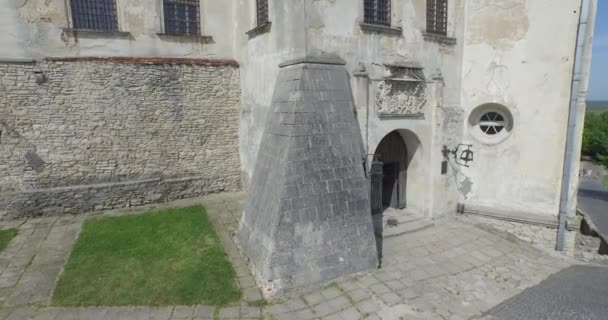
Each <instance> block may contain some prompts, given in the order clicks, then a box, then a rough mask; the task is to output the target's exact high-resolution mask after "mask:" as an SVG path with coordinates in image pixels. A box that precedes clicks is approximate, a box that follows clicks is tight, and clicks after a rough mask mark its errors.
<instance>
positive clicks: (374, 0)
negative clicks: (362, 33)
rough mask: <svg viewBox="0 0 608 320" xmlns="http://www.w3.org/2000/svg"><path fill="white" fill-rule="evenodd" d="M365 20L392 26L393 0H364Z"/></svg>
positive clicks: (370, 22)
mask: <svg viewBox="0 0 608 320" xmlns="http://www.w3.org/2000/svg"><path fill="white" fill-rule="evenodd" d="M363 6H364V14H365V17H364V22H365V23H369V24H375V25H380V26H385V27H390V26H391V0H364V2H363Z"/></svg>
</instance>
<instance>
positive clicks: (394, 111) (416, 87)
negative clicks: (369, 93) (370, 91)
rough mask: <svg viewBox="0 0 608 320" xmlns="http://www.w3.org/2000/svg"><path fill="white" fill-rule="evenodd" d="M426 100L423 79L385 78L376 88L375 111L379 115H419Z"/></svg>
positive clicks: (426, 95)
mask: <svg viewBox="0 0 608 320" xmlns="http://www.w3.org/2000/svg"><path fill="white" fill-rule="evenodd" d="M427 100H428V94H427V90H426V83H425V82H424V81H416V80H409V79H408V80H402V79H394V78H393V79H385V80H383V81H380V82H379V83H378V86H377V88H376V111H377V112H378V114H380V115H420V114H422V113H423V110H424V105H425V104H426V102H427Z"/></svg>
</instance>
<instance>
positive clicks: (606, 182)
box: [604, 176, 608, 190]
mask: <svg viewBox="0 0 608 320" xmlns="http://www.w3.org/2000/svg"><path fill="white" fill-rule="evenodd" d="M604 189H606V190H608V176H605V177H604Z"/></svg>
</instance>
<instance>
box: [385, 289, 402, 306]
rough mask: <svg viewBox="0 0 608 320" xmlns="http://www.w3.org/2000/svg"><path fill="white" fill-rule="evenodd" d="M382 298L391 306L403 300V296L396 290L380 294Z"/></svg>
mask: <svg viewBox="0 0 608 320" xmlns="http://www.w3.org/2000/svg"><path fill="white" fill-rule="evenodd" d="M380 299H382V301H383V302H384V303H386V304H387V305H388V306H391V307H392V306H394V305H396V304H398V303H400V302H401V301H402V298H401V297H400V296H399V295H398V294H396V293H394V292H389V293H384V294H382V295H380Z"/></svg>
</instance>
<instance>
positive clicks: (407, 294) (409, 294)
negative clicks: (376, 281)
mask: <svg viewBox="0 0 608 320" xmlns="http://www.w3.org/2000/svg"><path fill="white" fill-rule="evenodd" d="M397 293H398V294H399V296H401V297H402V298H403V299H405V300H410V299H414V298H417V297H418V296H419V294H418V292H417V291H416V290H414V289H412V288H406V289H403V290H399V291H397Z"/></svg>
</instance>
